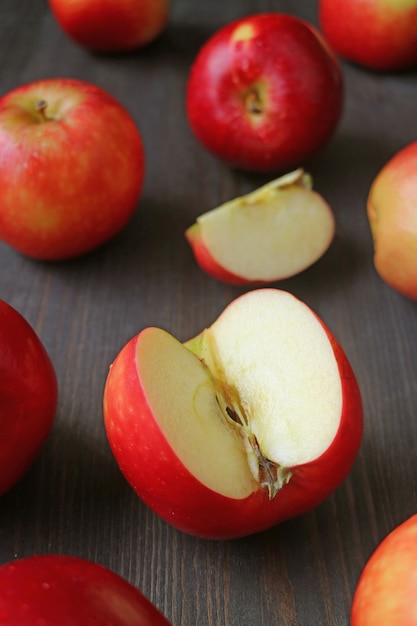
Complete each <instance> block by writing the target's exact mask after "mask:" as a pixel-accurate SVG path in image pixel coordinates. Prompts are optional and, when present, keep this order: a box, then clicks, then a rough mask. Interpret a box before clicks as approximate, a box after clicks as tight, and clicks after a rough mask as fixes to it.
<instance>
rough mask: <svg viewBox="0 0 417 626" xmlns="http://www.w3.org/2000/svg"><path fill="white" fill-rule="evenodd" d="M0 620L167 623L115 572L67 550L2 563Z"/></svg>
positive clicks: (121, 625)
mask: <svg viewBox="0 0 417 626" xmlns="http://www.w3.org/2000/svg"><path fill="white" fill-rule="evenodd" d="M0 619H1V623H2V624H4V625H10V626H28V625H29V624H33V626H34V625H35V624H39V625H40V624H42V626H57V624H62V625H64V624H68V625H71V626H109V625H110V624H111V626H169V624H170V623H169V622H168V620H167V619H166V618H165V617H164V616H163V615H162V613H161V612H160V611H159V610H158V609H157V608H156V607H155V606H154V605H153V604H152V603H151V602H150V601H149V600H148V599H147V598H146V597H145V596H144V595H143V594H142V592H141V591H139V589H137V588H136V587H134V586H133V585H131V584H130V583H128V582H127V581H126V580H124V579H123V578H122V577H120V576H119V575H118V574H116V573H114V572H112V571H111V570H109V569H107V568H105V567H104V566H102V565H99V564H98V563H94V562H92V561H88V560H86V559H82V558H78V557H73V556H65V555H55V554H51V555H36V556H31V557H26V558H22V559H17V560H16V561H11V562H10V563H6V564H4V565H2V566H1V567H0Z"/></svg>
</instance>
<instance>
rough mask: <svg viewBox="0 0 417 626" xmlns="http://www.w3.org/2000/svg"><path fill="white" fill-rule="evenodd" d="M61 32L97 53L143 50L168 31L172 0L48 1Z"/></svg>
mask: <svg viewBox="0 0 417 626" xmlns="http://www.w3.org/2000/svg"><path fill="white" fill-rule="evenodd" d="M49 5H50V8H51V10H52V13H53V14H54V16H55V18H56V20H57V22H58V24H59V25H60V27H61V28H62V30H63V31H64V32H65V33H66V34H67V35H68V36H69V37H71V38H72V39H73V40H74V41H75V42H76V43H78V44H80V45H81V46H84V47H85V48H89V49H91V50H95V51H97V52H127V51H129V50H135V49H136V48H141V47H143V46H145V45H147V44H148V43H150V42H151V41H153V40H154V39H155V38H156V37H158V36H159V35H160V34H161V32H162V31H163V30H164V29H165V27H166V25H167V22H168V18H169V0H49Z"/></svg>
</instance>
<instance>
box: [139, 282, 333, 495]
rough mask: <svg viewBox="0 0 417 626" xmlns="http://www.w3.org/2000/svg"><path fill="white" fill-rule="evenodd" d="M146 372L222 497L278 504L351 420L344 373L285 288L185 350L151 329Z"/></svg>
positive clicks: (158, 402)
mask: <svg viewBox="0 0 417 626" xmlns="http://www.w3.org/2000/svg"><path fill="white" fill-rule="evenodd" d="M137 369H138V374H139V377H140V380H141V383H142V386H143V390H144V393H145V395H146V398H147V402H148V405H149V407H150V408H151V411H152V413H153V415H154V417H155V419H156V420H157V422H158V425H159V427H160V429H161V430H162V432H163V434H164V436H165V438H166V440H167V441H168V442H169V444H170V446H171V447H172V449H173V450H174V452H175V453H176V455H177V456H178V457H179V459H180V460H181V461H182V463H183V464H184V466H185V467H186V468H187V469H188V470H189V471H190V472H191V474H193V475H194V476H195V477H196V478H197V479H198V480H199V481H200V482H202V483H203V484H205V485H206V486H208V487H209V488H210V489H212V490H213V491H215V492H218V493H221V494H223V495H226V496H228V497H232V498H244V497H246V496H248V495H249V494H250V493H252V492H253V491H255V490H256V489H258V488H259V484H261V486H262V487H265V488H266V489H268V491H269V495H270V497H273V496H274V495H275V493H276V492H277V490H278V489H279V488H280V487H281V486H282V485H283V484H285V482H287V481H288V480H290V478H291V471H290V469H289V468H291V467H292V466H296V465H300V464H303V463H308V462H309V461H312V460H314V459H316V458H317V457H319V456H320V455H321V454H322V453H323V452H324V451H325V450H326V449H327V448H328V447H329V445H330V444H331V442H332V441H333V439H334V437H335V435H336V432H337V430H338V427H339V423H340V418H341V413H342V388H341V381H340V376H339V370H338V366H337V363H336V359H335V356H334V353H333V350H332V347H331V344H330V341H329V339H328V337H327V335H326V332H325V331H324V329H323V327H322V325H321V323H320V322H319V320H318V319H317V318H316V316H315V315H314V314H313V313H312V311H311V310H310V309H309V308H308V307H307V306H306V305H304V304H303V303H302V302H300V301H299V300H298V299H297V298H295V297H294V296H292V295H290V294H289V293H287V292H284V291H280V290H276V289H262V290H257V291H253V292H249V293H247V294H245V295H244V296H241V297H240V298H238V299H236V300H235V301H234V302H233V303H232V304H231V305H229V306H228V307H227V308H226V309H225V311H224V312H223V313H222V315H221V316H220V317H219V318H218V319H217V320H216V321H215V322H214V324H213V325H212V326H211V327H210V328H208V329H206V330H205V331H203V333H201V335H199V336H198V337H197V338H195V339H193V340H191V341H190V342H187V344H185V345H183V344H181V343H180V342H179V341H177V340H176V339H175V338H174V337H172V336H171V335H170V334H168V333H167V332H166V331H163V330H161V329H157V328H151V329H147V330H146V331H145V332H142V333H141V334H140V335H139V338H138V342H137Z"/></svg>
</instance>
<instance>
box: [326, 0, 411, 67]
mask: <svg viewBox="0 0 417 626" xmlns="http://www.w3.org/2000/svg"><path fill="white" fill-rule="evenodd" d="M319 21H320V27H321V30H322V31H323V33H324V35H325V37H326V39H327V40H328V41H329V43H330V45H331V46H332V48H333V49H334V51H335V52H336V53H337V54H338V55H340V56H341V57H343V58H345V59H347V60H348V61H351V62H354V63H357V64H358V65H362V66H364V67H366V68H368V69H371V70H379V71H393V70H404V69H407V68H409V67H411V66H413V65H415V64H416V63H417V0H401V1H398V0H320V3H319Z"/></svg>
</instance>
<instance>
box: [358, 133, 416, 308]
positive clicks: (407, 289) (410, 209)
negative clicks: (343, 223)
mask: <svg viewBox="0 0 417 626" xmlns="http://www.w3.org/2000/svg"><path fill="white" fill-rule="evenodd" d="M367 213H368V219H369V224H370V227H371V231H372V236H373V241H374V262H375V268H376V270H377V272H378V274H379V275H380V276H381V278H382V279H383V280H384V281H385V282H386V283H387V284H389V285H390V286H391V287H393V288H394V289H396V290H397V291H398V292H400V293H401V294H402V295H404V296H406V297H407V298H410V299H412V300H417V142H413V143H412V144H409V145H408V146H406V147H405V148H403V149H402V150H400V151H399V152H398V153H397V154H395V155H394V156H393V157H392V158H391V159H390V160H389V161H388V162H387V163H386V164H385V166H384V167H383V168H382V169H381V171H380V172H379V173H378V175H377V176H376V177H375V179H374V181H373V183H372V185H371V188H370V191H369V195H368V199H367Z"/></svg>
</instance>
